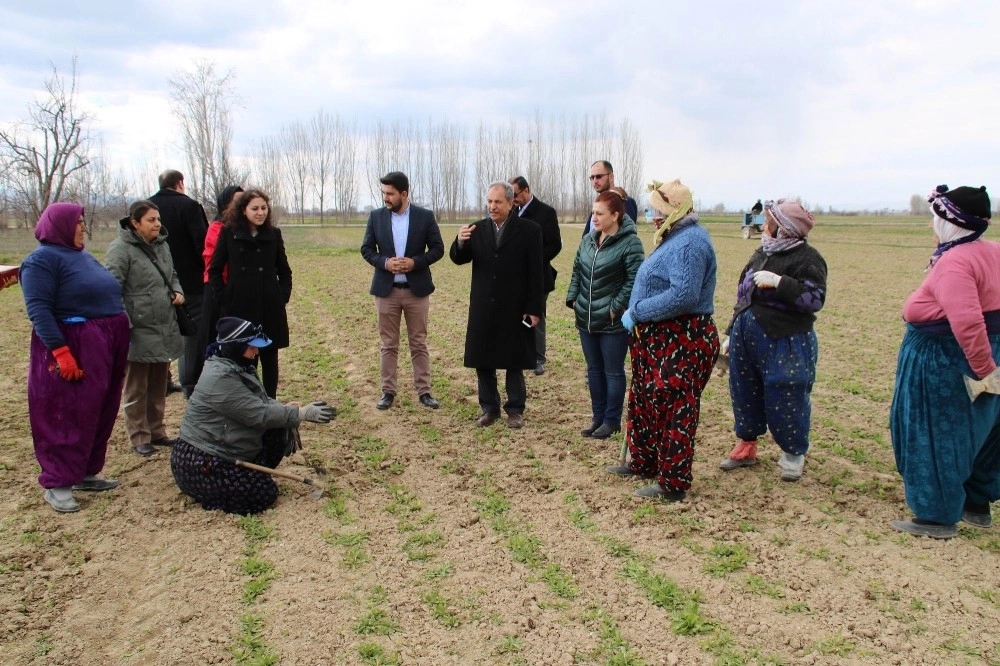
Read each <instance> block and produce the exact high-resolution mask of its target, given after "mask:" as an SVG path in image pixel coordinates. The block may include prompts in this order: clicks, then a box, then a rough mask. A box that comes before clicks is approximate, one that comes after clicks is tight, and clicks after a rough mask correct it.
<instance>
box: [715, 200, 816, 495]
mask: <svg viewBox="0 0 1000 666" xmlns="http://www.w3.org/2000/svg"><path fill="white" fill-rule="evenodd" d="M813 223H814V219H813V216H812V214H810V213H809V211H807V210H806V209H805V208H803V207H802V205H801V204H799V203H798V202H797V201H786V200H784V199H779V200H778V201H776V202H775V201H766V202H765V203H764V234H763V236H762V237H761V245H760V247H759V248H757V250H756V251H755V252H754V254H753V256H752V257H750V261H749V263H747V265H746V267H745V268H744V269H743V272H742V273H741V274H740V281H739V285H738V287H737V289H736V306H735V307H734V308H733V319H732V321H731V322H730V324H729V328H728V329H727V330H726V333H727V334H728V335H729V338H727V339H726V340H725V341H724V342H723V343H722V353H723V354H724V355H727V356H728V357H729V370H730V375H729V391H730V393H731V394H732V399H733V415H734V416H735V417H736V427H735V430H736V437H737V440H738V441H737V444H736V447H735V448H734V449H733V450H732V452H731V453H730V454H729V457H728V458H726V459H725V460H723V461H722V462H721V463H720V464H719V467H720V468H721V469H723V470H732V469H736V468H737V467H748V466H750V465H754V464H756V463H757V438H758V437H760V436H761V435H763V434H764V433H766V432H767V431H768V430H770V431H771V437H772V438H774V442H775V443H776V444H777V445H778V446H779V447H780V448H781V451H782V453H781V458H780V459H779V460H778V465H779V466H780V467H781V479H782V480H783V481H798V480H799V479H800V478H801V477H802V469H803V467H804V466H805V454H806V451H808V450H809V422H810V416H811V413H812V408H811V405H810V401H809V394H810V392H811V391H812V386H813V381H814V380H815V378H816V360H817V358H818V355H819V347H818V343H817V341H816V332H815V331H814V330H813V323H814V322H815V321H816V312H818V311H819V310H820V308H822V307H823V302H824V301H825V300H826V262H825V261H824V260H823V257H822V256H821V255H820V253H819V252H817V251H816V249H815V248H814V247H812V246H811V245H809V243H808V242H807V241H806V236H807V235H808V234H809V231H810V230H811V229H812V227H813Z"/></svg>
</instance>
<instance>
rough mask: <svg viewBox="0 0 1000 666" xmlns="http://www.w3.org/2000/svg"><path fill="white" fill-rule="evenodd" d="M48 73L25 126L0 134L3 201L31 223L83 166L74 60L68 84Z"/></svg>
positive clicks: (82, 119)
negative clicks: (11, 204)
mask: <svg viewBox="0 0 1000 666" xmlns="http://www.w3.org/2000/svg"><path fill="white" fill-rule="evenodd" d="M51 67H52V76H51V77H49V78H48V79H47V80H46V81H45V96H44V98H42V99H41V100H37V101H34V102H32V103H30V104H29V105H28V118H27V120H24V121H21V122H17V123H14V124H13V125H12V126H11V127H9V128H6V129H0V173H3V174H5V175H6V181H7V185H6V190H7V196H6V198H8V199H9V200H10V201H11V202H12V203H13V204H14V205H15V206H20V207H22V209H23V210H24V211H25V213H26V214H30V217H31V218H33V219H34V220H36V221H37V220H38V218H39V217H40V216H41V214H42V211H43V210H45V207H46V206H48V205H49V204H50V203H52V202H53V201H58V200H59V199H61V198H62V197H63V191H64V188H65V187H66V185H67V181H68V180H69V178H70V177H71V176H72V175H73V174H74V173H75V172H77V171H79V170H81V169H84V168H86V166H87V164H88V163H89V157H88V155H87V148H88V144H89V142H90V133H89V125H90V116H89V115H88V114H87V113H86V112H82V111H80V110H78V109H77V106H76V94H77V87H76V86H77V72H76V58H75V57H74V58H73V61H72V67H71V71H70V77H69V81H68V82H67V81H66V79H65V78H63V76H62V75H61V74H60V73H59V70H58V69H57V68H56V66H55V65H51ZM26 219H27V218H26Z"/></svg>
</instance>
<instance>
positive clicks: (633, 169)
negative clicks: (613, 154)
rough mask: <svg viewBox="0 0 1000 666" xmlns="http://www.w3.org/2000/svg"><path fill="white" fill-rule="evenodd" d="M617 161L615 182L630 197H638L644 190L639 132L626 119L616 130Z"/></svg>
mask: <svg viewBox="0 0 1000 666" xmlns="http://www.w3.org/2000/svg"><path fill="white" fill-rule="evenodd" d="M618 148H619V149H618V156H617V158H616V159H618V161H619V163H620V166H619V167H618V173H616V174H615V182H616V183H617V184H618V185H620V186H622V187H624V188H625V191H626V192H628V193H629V195H631V196H632V197H638V195H639V193H640V192H642V191H643V190H644V189H645V188H644V187H643V182H642V168H643V158H642V140H641V139H640V138H639V132H638V131H636V129H635V126H634V125H633V124H632V121H630V120H629V119H628V118H625V119H624V120H622V122H621V125H620V126H619V129H618Z"/></svg>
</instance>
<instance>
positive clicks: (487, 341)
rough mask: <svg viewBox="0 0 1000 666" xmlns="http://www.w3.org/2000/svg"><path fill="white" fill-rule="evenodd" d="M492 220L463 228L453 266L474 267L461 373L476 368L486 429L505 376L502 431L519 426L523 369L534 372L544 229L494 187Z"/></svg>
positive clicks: (506, 186) (509, 192)
mask: <svg viewBox="0 0 1000 666" xmlns="http://www.w3.org/2000/svg"><path fill="white" fill-rule="evenodd" d="M486 208H487V211H488V214H489V217H487V218H485V219H483V220H479V221H478V222H475V223H473V224H468V225H463V226H462V227H461V228H460V229H459V230H458V236H457V238H455V241H454V242H453V243H452V244H451V250H450V252H449V256H450V257H451V260H452V261H454V262H455V263H456V264H468V263H470V262H471V263H472V288H471V292H470V296H469V322H468V325H467V327H466V332H465V367H467V368H475V369H476V379H477V380H478V383H479V406H480V407H481V408H482V415H481V416H480V417H479V419H477V420H476V425H478V426H479V427H486V426H488V425H490V424H492V423H493V422H494V421H496V420H497V419H498V418H500V408H501V404H500V393H499V391H498V390H497V373H496V371H497V370H498V369H504V370H506V371H507V373H506V374H507V378H506V390H507V402H506V403H504V404H503V410H504V411H506V412H507V425H508V426H509V427H511V428H521V427H523V426H524V403H525V401H526V399H527V389H526V387H525V384H524V370H530V369H534V367H535V332H534V327H535V326H537V325H538V320H539V318H540V317H541V315H542V311H543V303H544V300H545V290H544V280H543V277H542V273H543V269H542V266H543V262H542V230H541V229H540V228H539V226H538V225H537V224H535V223H534V222H532V221H531V220H528V219H525V218H521V217H518V216H517V214H516V213H515V212H514V188H513V187H511V185H510V183H505V182H496V183H493V184H491V185H490V186H489V188H488V189H487V191H486Z"/></svg>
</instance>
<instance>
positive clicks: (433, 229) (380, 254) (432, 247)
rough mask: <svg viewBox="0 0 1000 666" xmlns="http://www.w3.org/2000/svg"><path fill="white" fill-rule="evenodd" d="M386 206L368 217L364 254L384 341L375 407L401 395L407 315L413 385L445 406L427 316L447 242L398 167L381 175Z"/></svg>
mask: <svg viewBox="0 0 1000 666" xmlns="http://www.w3.org/2000/svg"><path fill="white" fill-rule="evenodd" d="M379 182H380V183H381V184H382V201H383V202H384V203H385V207H384V208H379V209H378V210H374V211H372V212H371V214H370V215H369V216H368V226H367V228H366V229H365V238H364V240H363V241H362V242H361V256H363V257H364V258H365V261H367V262H368V263H369V264H371V265H372V266H374V267H375V276H374V277H373V278H372V286H371V289H370V290H369V293H370V294H372V295H373V296H374V297H375V307H376V310H377V311H378V333H379V338H380V340H381V352H380V357H379V370H380V374H381V381H382V397H380V398H379V400H378V402H377V403H375V406H376V407H377V408H379V409H389V408H390V407H391V406H392V402H393V400H395V398H396V367H397V359H398V356H399V322H400V318H401V317H405V318H406V338H407V340H408V342H409V347H410V361H411V362H412V363H413V384H414V387H415V388H416V389H417V396H419V400H420V404H421V405H423V406H424V407H429V408H430V409H437V408H438V407H439V406H440V403H438V401H437V400H435V399H434V396H432V395H431V359H430V355H429V354H428V353H427V318H428V315H429V313H430V305H431V302H430V295H431V293H432V292H433V291H434V282H433V281H432V280H431V270H430V266H431V264H433V263H434V262H435V261H437V260H438V259H440V258H441V257H443V256H444V241H442V240H441V231H440V230H439V229H438V224H437V220H435V219H434V213H432V212H431V211H429V210H427V209H426V208H421V207H419V206H414V205H412V204H411V203H410V180H409V178H407V177H406V174H403V173H401V172H399V171H392V172H390V173H387V174H386V175H385V176H384V177H382V178H379Z"/></svg>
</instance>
